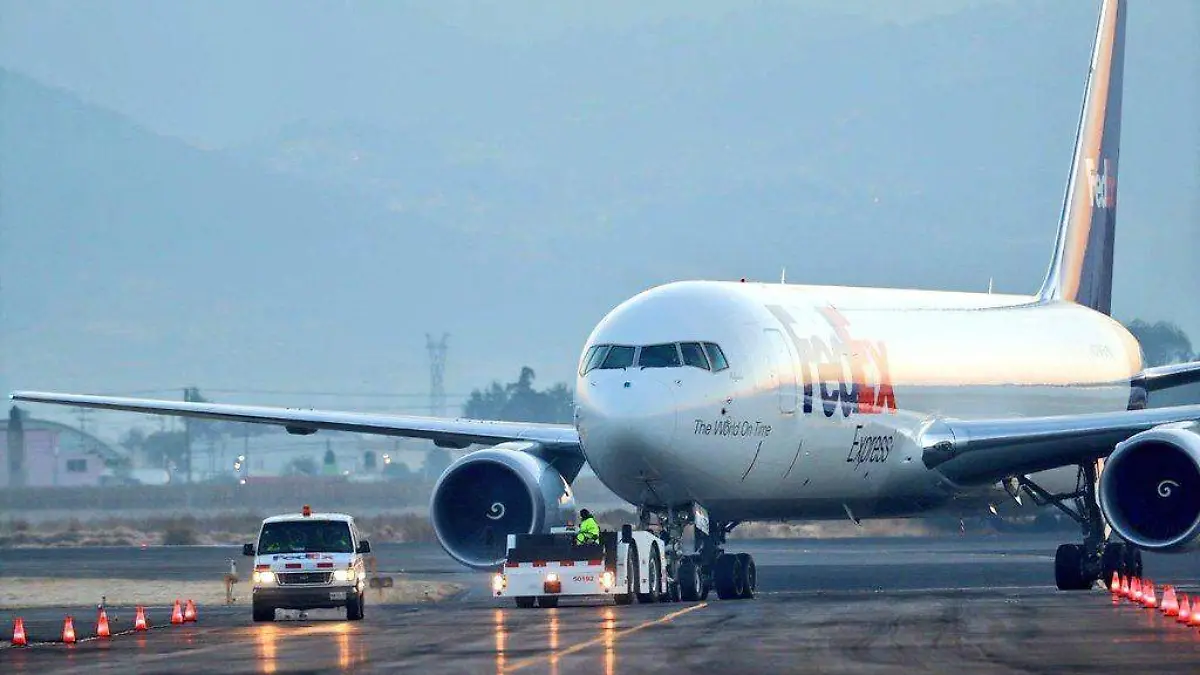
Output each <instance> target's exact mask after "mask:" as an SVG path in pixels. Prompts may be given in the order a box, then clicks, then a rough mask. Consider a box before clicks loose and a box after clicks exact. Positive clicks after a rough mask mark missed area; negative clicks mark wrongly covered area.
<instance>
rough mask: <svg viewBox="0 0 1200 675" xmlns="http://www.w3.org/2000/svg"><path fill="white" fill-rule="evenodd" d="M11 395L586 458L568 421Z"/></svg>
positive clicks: (301, 430) (303, 430)
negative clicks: (530, 448) (539, 449)
mask: <svg viewBox="0 0 1200 675" xmlns="http://www.w3.org/2000/svg"><path fill="white" fill-rule="evenodd" d="M10 398H12V399H13V400H14V401H29V402H31V403H53V404H58V405H69V406H77V407H81V408H100V409H103V410H123V411H126V412H136V413H150V414H154V415H177V416H180V417H198V418H201V419H209V420H225V421H229V422H248V423H252V424H274V425H277V426H281V427H284V428H285V429H287V431H288V433H292V434H299V435H307V434H311V433H315V432H317V431H319V430H321V429H329V430H334V431H353V432H357V433H365V434H379V435H382V436H405V437H410V438H427V439H429V440H432V441H433V442H434V443H435V444H437V445H438V446H439V447H444V448H465V447H467V446H469V445H472V444H475V443H481V444H488V445H494V444H496V443H504V442H507V441H530V442H535V443H539V444H541V445H542V446H543V447H544V448H546V449H547V450H550V451H554V452H557V453H567V454H576V455H579V456H580V458H582V452H581V451H580V449H579V434H578V433H577V432H576V431H575V428H574V427H572V426H570V425H566V424H535V423H524V422H492V421H485V420H468V419H446V418H438V417H417V416H412V415H373V414H365V413H354V412H336V411H328V410H307V409H300V408H271V407H262V406H245V405H230V404H225V403H189V402H183V401H159V400H152V399H139V398H119V397H113V396H88V395H82V394H56V393H48V392H39V391H18V392H13V393H12V395H11V396H10Z"/></svg>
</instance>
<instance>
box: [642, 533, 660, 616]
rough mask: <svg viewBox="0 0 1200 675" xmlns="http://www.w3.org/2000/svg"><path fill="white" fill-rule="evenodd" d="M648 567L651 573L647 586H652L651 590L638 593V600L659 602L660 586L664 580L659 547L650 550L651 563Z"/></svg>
mask: <svg viewBox="0 0 1200 675" xmlns="http://www.w3.org/2000/svg"><path fill="white" fill-rule="evenodd" d="M647 567H648V568H649V573H648V574H647V577H648V579H647V581H649V583H648V584H647V586H649V587H650V590H649V592H647V593H638V602H640V603H642V604H649V603H652V602H658V600H659V597H658V587H659V584H660V583H661V581H662V567H661V564H660V563H659V561H658V547H654V548H652V549H651V550H650V564H649V565H647Z"/></svg>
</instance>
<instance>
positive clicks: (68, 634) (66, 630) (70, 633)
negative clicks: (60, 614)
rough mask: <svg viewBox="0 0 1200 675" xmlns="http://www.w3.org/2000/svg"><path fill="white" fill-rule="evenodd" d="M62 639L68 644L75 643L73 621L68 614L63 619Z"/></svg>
mask: <svg viewBox="0 0 1200 675" xmlns="http://www.w3.org/2000/svg"><path fill="white" fill-rule="evenodd" d="M62 641H63V642H65V643H67V644H69V645H73V644H75V622H74V621H73V620H72V619H71V617H69V616H68V617H67V618H66V620H65V621H63V632H62Z"/></svg>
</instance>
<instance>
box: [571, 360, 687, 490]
mask: <svg viewBox="0 0 1200 675" xmlns="http://www.w3.org/2000/svg"><path fill="white" fill-rule="evenodd" d="M604 375H605V377H597V378H595V379H594V380H592V381H591V382H588V383H586V384H585V385H584V386H583V387H581V388H580V389H581V390H583V391H581V392H580V393H577V396H579V413H578V414H579V417H578V420H577V426H578V428H579V434H580V440H581V443H582V446H583V452H584V454H585V455H586V456H587V459H588V464H589V465H591V467H592V470H593V471H595V472H596V475H597V476H598V477H599V478H600V480H602V481H604V483H605V484H606V485H608V486H609V488H610V489H612V490H613V491H614V492H616V493H617V494H618V495H620V496H622V497H624V498H626V499H630V498H631V495H636V494H640V491H641V490H643V489H644V488H645V485H646V481H647V480H651V481H654V480H658V479H659V478H660V477H661V475H662V474H663V473H664V471H665V469H666V464H667V463H668V462H669V461H670V458H671V454H672V449H673V448H672V446H673V443H674V439H675V428H676V419H675V418H676V412H675V397H674V393H673V391H672V389H671V388H670V385H669V383H665V382H662V381H661V380H659V379H658V378H655V377H653V376H647V375H646V374H645V372H644V371H643V372H641V373H636V374H635V373H629V374H628V375H629V376H628V377H622V376H621V375H620V374H618V373H613V374H612V375H616V377H611V376H609V374H608V373H605V374H604Z"/></svg>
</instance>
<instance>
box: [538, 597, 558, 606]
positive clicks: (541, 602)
mask: <svg viewBox="0 0 1200 675" xmlns="http://www.w3.org/2000/svg"><path fill="white" fill-rule="evenodd" d="M538 607H541V608H542V609H554V608H555V607H558V596H557V595H543V596H539V597H538Z"/></svg>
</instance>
